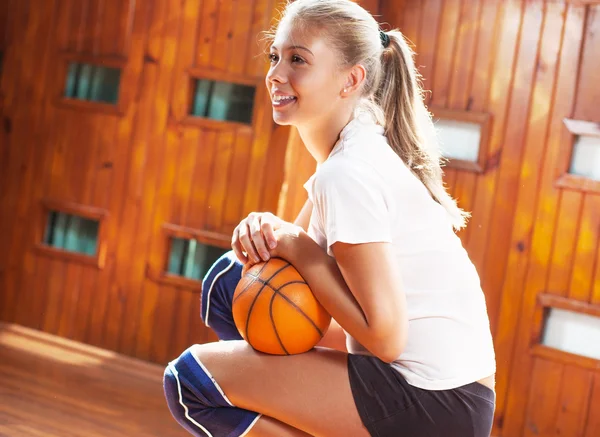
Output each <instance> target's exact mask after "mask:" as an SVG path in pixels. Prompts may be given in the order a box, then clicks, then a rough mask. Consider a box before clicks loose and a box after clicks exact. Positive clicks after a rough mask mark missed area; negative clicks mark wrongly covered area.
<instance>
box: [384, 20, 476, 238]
mask: <svg viewBox="0 0 600 437" xmlns="http://www.w3.org/2000/svg"><path fill="white" fill-rule="evenodd" d="M385 35H387V37H388V38H387V40H389V43H388V44H387V47H385V48H384V49H383V53H382V55H381V64H382V70H383V71H382V77H381V80H380V82H379V83H380V86H379V88H378V89H377V90H376V91H375V95H374V103H375V104H376V105H377V106H378V107H379V108H381V110H382V112H383V118H384V127H385V135H386V137H387V139H388V142H389V144H390V146H391V147H392V149H393V150H394V151H395V152H396V153H397V154H398V156H400V158H402V160H403V161H404V162H405V163H406V165H407V166H408V167H409V168H410V169H411V171H412V172H413V173H414V174H415V175H416V176H417V177H418V178H419V179H420V180H421V182H422V183H423V184H424V185H425V187H427V189H428V190H429V192H430V193H431V196H432V197H433V198H434V199H435V200H436V201H437V202H438V203H439V204H441V205H442V206H443V207H444V208H445V209H446V211H448V213H449V214H450V216H451V218H452V225H453V226H454V229H456V230H459V229H461V228H463V227H465V225H466V221H467V219H468V217H469V216H470V214H469V213H467V212H465V211H463V210H462V209H460V208H459V207H458V206H457V205H456V201H455V200H454V199H452V197H450V195H449V194H448V192H447V191H446V188H445V187H444V182H443V179H442V175H443V173H442V168H441V165H442V163H443V158H442V157H441V155H440V152H439V149H438V148H437V142H436V141H435V130H434V126H433V122H432V120H431V115H430V114H429V111H427V108H426V107H425V103H424V99H423V91H422V89H421V86H420V77H419V74H418V72H417V69H416V68H415V64H414V60H413V56H414V53H413V51H412V49H411V48H410V46H409V45H408V43H407V41H406V40H405V38H404V36H403V35H402V33H400V32H399V31H397V30H393V31H390V32H386V33H385Z"/></svg>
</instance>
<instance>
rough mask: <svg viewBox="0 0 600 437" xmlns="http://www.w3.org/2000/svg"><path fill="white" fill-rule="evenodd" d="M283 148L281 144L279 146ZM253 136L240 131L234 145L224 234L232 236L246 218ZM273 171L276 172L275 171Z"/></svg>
mask: <svg viewBox="0 0 600 437" xmlns="http://www.w3.org/2000/svg"><path fill="white" fill-rule="evenodd" d="M278 146H279V147H281V148H283V147H282V145H281V144H279V145H278ZM251 147H252V134H250V133H247V132H243V131H238V132H237V133H236V136H235V140H234V144H233V152H232V156H231V159H232V161H231V170H230V177H229V179H228V181H227V192H226V194H225V198H226V202H225V203H224V205H223V223H222V226H223V232H224V233H225V234H227V235H231V233H232V232H233V229H234V228H235V227H236V226H237V225H238V224H239V222H240V221H241V220H242V219H243V218H244V217H243V216H242V208H243V206H244V184H245V182H246V177H247V175H248V163H249V160H250V149H251ZM273 171H276V169H274V170H273Z"/></svg>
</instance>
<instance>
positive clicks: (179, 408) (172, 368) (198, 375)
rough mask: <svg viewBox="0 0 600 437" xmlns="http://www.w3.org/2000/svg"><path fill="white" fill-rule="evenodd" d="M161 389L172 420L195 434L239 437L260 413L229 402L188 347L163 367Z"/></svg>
mask: <svg viewBox="0 0 600 437" xmlns="http://www.w3.org/2000/svg"><path fill="white" fill-rule="evenodd" d="M164 391H165V397H166V398H167V404H168V406H169V410H171V414H172V415H173V417H174V418H175V420H177V422H178V423H179V424H180V425H181V426H183V427H184V428H185V429H186V430H187V431H189V432H190V433H191V434H192V435H194V436H197V437H242V436H244V435H246V434H247V433H248V431H249V430H250V429H251V428H252V427H253V426H254V424H255V423H256V421H257V420H258V419H259V418H260V416H261V415H260V414H259V413H256V412H253V411H248V410H244V409H241V408H237V407H236V406H235V405H233V404H232V403H231V402H230V401H229V399H227V396H226V395H225V393H223V390H222V389H221V387H220V386H219V384H218V383H217V381H215V379H214V378H213V377H212V375H211V374H210V372H209V371H208V369H206V367H205V366H204V365H203V364H202V362H201V361H200V360H199V359H198V358H197V357H196V356H195V355H193V354H192V352H191V348H190V349H187V350H186V351H185V352H183V353H182V354H181V355H180V356H179V358H177V359H176V360H174V361H172V362H170V363H169V365H168V366H167V368H166V369H165V374H164Z"/></svg>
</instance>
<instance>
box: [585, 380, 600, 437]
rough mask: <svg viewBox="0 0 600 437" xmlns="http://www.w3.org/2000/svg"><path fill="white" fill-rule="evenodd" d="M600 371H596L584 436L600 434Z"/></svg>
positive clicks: (592, 436) (590, 436) (589, 436)
mask: <svg viewBox="0 0 600 437" xmlns="http://www.w3.org/2000/svg"><path fill="white" fill-rule="evenodd" d="M599 411H600V372H595V373H594V379H593V381H592V387H591V388H590V398H589V404H588V405H587V413H588V414H587V417H586V419H585V421H584V423H585V424H586V429H585V434H584V437H594V436H597V435H600V414H598V412H599Z"/></svg>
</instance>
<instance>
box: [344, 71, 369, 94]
mask: <svg viewBox="0 0 600 437" xmlns="http://www.w3.org/2000/svg"><path fill="white" fill-rule="evenodd" d="M366 77H367V71H366V70H365V67H363V66H362V65H361V64H356V65H355V66H354V67H352V68H351V69H350V70H349V71H348V74H347V75H346V81H345V82H344V87H343V90H342V95H343V96H350V95H352V94H354V93H356V92H357V91H358V90H360V88H361V87H362V84H363V82H364V81H365V78H366Z"/></svg>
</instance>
